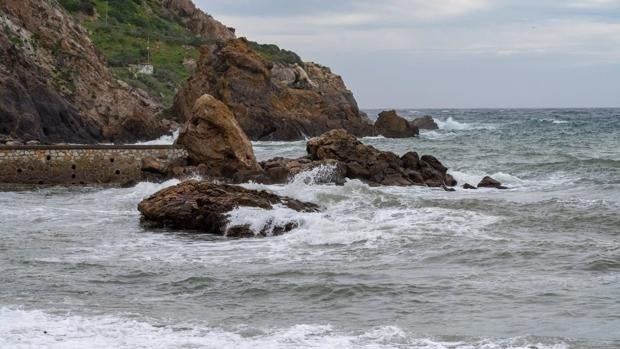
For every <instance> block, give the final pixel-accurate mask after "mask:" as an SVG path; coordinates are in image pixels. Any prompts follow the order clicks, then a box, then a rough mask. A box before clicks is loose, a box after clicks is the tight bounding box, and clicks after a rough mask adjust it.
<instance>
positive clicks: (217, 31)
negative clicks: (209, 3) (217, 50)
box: [162, 0, 235, 41]
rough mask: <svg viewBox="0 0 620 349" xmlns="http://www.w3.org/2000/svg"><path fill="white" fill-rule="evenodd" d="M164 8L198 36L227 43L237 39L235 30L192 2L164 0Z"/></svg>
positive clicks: (188, 0) (186, 0) (187, 0)
mask: <svg viewBox="0 0 620 349" xmlns="http://www.w3.org/2000/svg"><path fill="white" fill-rule="evenodd" d="M162 6H164V8H166V9H168V10H169V11H170V12H171V13H172V14H173V15H174V16H175V18H176V19H177V20H178V21H179V22H180V23H183V25H184V26H185V27H186V28H187V29H189V31H190V32H192V33H193V34H194V35H196V36H199V37H201V38H205V39H209V40H214V41H227V40H230V39H234V38H235V30H234V29H232V28H228V27H226V26H225V25H223V24H222V23H220V22H219V21H217V20H215V19H214V18H213V17H211V16H210V15H208V14H206V13H204V12H202V11H201V10H199V9H198V8H196V5H194V3H193V2H192V1H191V0H163V1H162Z"/></svg>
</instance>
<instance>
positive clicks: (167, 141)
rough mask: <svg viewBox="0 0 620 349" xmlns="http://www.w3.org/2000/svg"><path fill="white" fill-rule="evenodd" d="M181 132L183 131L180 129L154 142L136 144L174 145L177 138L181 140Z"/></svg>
mask: <svg viewBox="0 0 620 349" xmlns="http://www.w3.org/2000/svg"><path fill="white" fill-rule="evenodd" d="M180 132H181V129H180V128H178V129H176V130H174V131H172V133H170V134H165V135H163V136H161V137H159V138H157V139H154V140H152V141H146V142H138V143H136V144H137V145H172V144H174V142H175V141H176V140H177V138H179V133H180Z"/></svg>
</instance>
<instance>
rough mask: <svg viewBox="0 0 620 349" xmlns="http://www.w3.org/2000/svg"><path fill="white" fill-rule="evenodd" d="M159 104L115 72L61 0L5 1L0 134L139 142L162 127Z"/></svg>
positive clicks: (0, 12)
mask: <svg viewBox="0 0 620 349" xmlns="http://www.w3.org/2000/svg"><path fill="white" fill-rule="evenodd" d="M158 111H159V106H158V105H157V104H156V103H155V102H153V100H152V99H151V98H149V97H148V96H147V95H146V94H145V93H143V92H142V91H140V90H137V89H133V88H130V87H129V86H128V85H127V84H125V83H121V82H119V81H117V80H116V79H114V78H113V77H112V75H111V74H110V72H109V70H108V68H107V67H106V64H105V62H104V60H103V59H102V58H101V57H100V55H99V54H98V52H97V50H96V49H95V47H94V45H93V43H92V42H91V40H90V39H89V37H88V34H87V32H86V30H85V29H84V28H83V27H82V26H80V25H79V24H78V23H77V22H76V21H75V20H74V18H73V17H72V16H71V15H69V14H68V13H67V12H66V11H65V10H64V9H62V8H61V7H60V6H59V5H58V3H57V2H56V1H40V0H3V1H2V2H1V3H0V134H5V135H8V136H10V137H12V138H14V139H20V140H22V141H29V140H39V141H42V142H46V143H48V142H83V143H91V142H95V141H100V140H112V141H135V140H139V139H152V138H157V137H158V136H160V135H161V134H162V133H163V132H164V127H163V126H162V125H161V122H160V121H158V119H157V118H156V117H155V114H156V113H157V112H158Z"/></svg>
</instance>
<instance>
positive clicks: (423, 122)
mask: <svg viewBox="0 0 620 349" xmlns="http://www.w3.org/2000/svg"><path fill="white" fill-rule="evenodd" d="M411 123H412V124H413V125H414V126H417V127H418V129H420V130H437V129H439V126H438V125H437V123H436V122H435V120H434V119H433V118H432V117H431V116H429V115H426V116H423V117H421V118H417V119H415V120H413V121H412V122H411Z"/></svg>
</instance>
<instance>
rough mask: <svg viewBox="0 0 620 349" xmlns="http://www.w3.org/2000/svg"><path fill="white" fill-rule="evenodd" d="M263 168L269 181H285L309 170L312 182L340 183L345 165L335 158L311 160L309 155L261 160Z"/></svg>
mask: <svg viewBox="0 0 620 349" xmlns="http://www.w3.org/2000/svg"><path fill="white" fill-rule="evenodd" d="M260 165H261V167H262V168H263V169H264V170H265V173H266V176H267V178H268V180H267V182H270V183H286V182H289V181H290V180H291V179H293V178H294V177H295V176H296V175H298V174H300V173H302V172H311V171H316V170H318V171H316V172H317V173H313V174H312V175H313V177H312V178H310V179H309V180H311V181H312V182H313V183H314V184H327V183H335V184H338V185H342V184H344V182H345V178H346V168H345V166H344V165H343V164H342V163H341V162H340V161H337V160H331V159H327V160H319V161H312V159H310V158H309V157H307V156H306V157H302V158H299V159H286V158H282V157H278V158H274V159H271V160H267V161H263V162H261V163H260Z"/></svg>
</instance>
